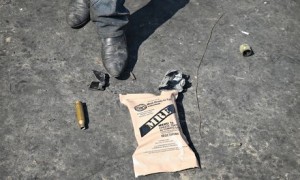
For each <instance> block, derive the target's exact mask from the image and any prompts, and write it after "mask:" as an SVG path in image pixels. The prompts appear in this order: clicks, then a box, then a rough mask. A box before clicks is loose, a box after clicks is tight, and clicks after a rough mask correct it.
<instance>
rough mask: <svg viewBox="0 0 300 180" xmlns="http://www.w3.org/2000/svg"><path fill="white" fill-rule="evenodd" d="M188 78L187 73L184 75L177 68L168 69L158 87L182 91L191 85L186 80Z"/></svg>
mask: <svg viewBox="0 0 300 180" xmlns="http://www.w3.org/2000/svg"><path fill="white" fill-rule="evenodd" d="M189 78H190V76H189V75H185V74H183V73H182V72H181V71H179V70H170V71H168V72H167V73H166V74H165V76H164V78H163V80H162V81H161V83H160V85H159V87H158V89H159V90H160V91H161V90H177V91H178V92H183V91H185V90H186V89H187V88H189V87H190V86H191V83H189V82H188V80H189Z"/></svg>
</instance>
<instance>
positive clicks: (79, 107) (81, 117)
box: [75, 101, 85, 130]
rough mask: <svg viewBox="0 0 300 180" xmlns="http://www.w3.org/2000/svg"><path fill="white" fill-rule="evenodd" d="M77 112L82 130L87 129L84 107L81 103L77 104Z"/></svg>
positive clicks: (77, 102)
mask: <svg viewBox="0 0 300 180" xmlns="http://www.w3.org/2000/svg"><path fill="white" fill-rule="evenodd" d="M75 110H76V119H77V123H78V126H79V128H80V129H82V130H84V129H85V117H84V111H83V105H82V102H81V101H76V102H75Z"/></svg>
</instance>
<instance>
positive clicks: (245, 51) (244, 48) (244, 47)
mask: <svg viewBox="0 0 300 180" xmlns="http://www.w3.org/2000/svg"><path fill="white" fill-rule="evenodd" d="M240 52H241V53H242V54H243V56H244V57H248V56H252V55H253V54H254V52H253V50H252V48H251V47H250V46H249V45H248V44H242V45H241V46H240Z"/></svg>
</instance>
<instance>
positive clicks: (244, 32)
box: [241, 31, 250, 35]
mask: <svg viewBox="0 0 300 180" xmlns="http://www.w3.org/2000/svg"><path fill="white" fill-rule="evenodd" d="M241 33H243V34H246V35H249V34H250V33H248V32H246V31H241Z"/></svg>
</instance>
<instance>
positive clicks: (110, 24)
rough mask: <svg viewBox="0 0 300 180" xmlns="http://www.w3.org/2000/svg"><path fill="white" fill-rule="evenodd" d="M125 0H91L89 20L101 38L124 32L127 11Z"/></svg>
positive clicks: (126, 22) (115, 35)
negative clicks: (94, 25) (93, 23)
mask: <svg viewBox="0 0 300 180" xmlns="http://www.w3.org/2000/svg"><path fill="white" fill-rule="evenodd" d="M124 2H125V0H91V13H90V14H91V20H92V21H93V22H95V24H96V26H97V33H98V34H99V35H100V37H101V38H111V37H117V36H120V35H122V34H123V33H124V28H125V26H126V25H127V24H128V16H129V11H128V10H127V9H126V8H125V7H124Z"/></svg>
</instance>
